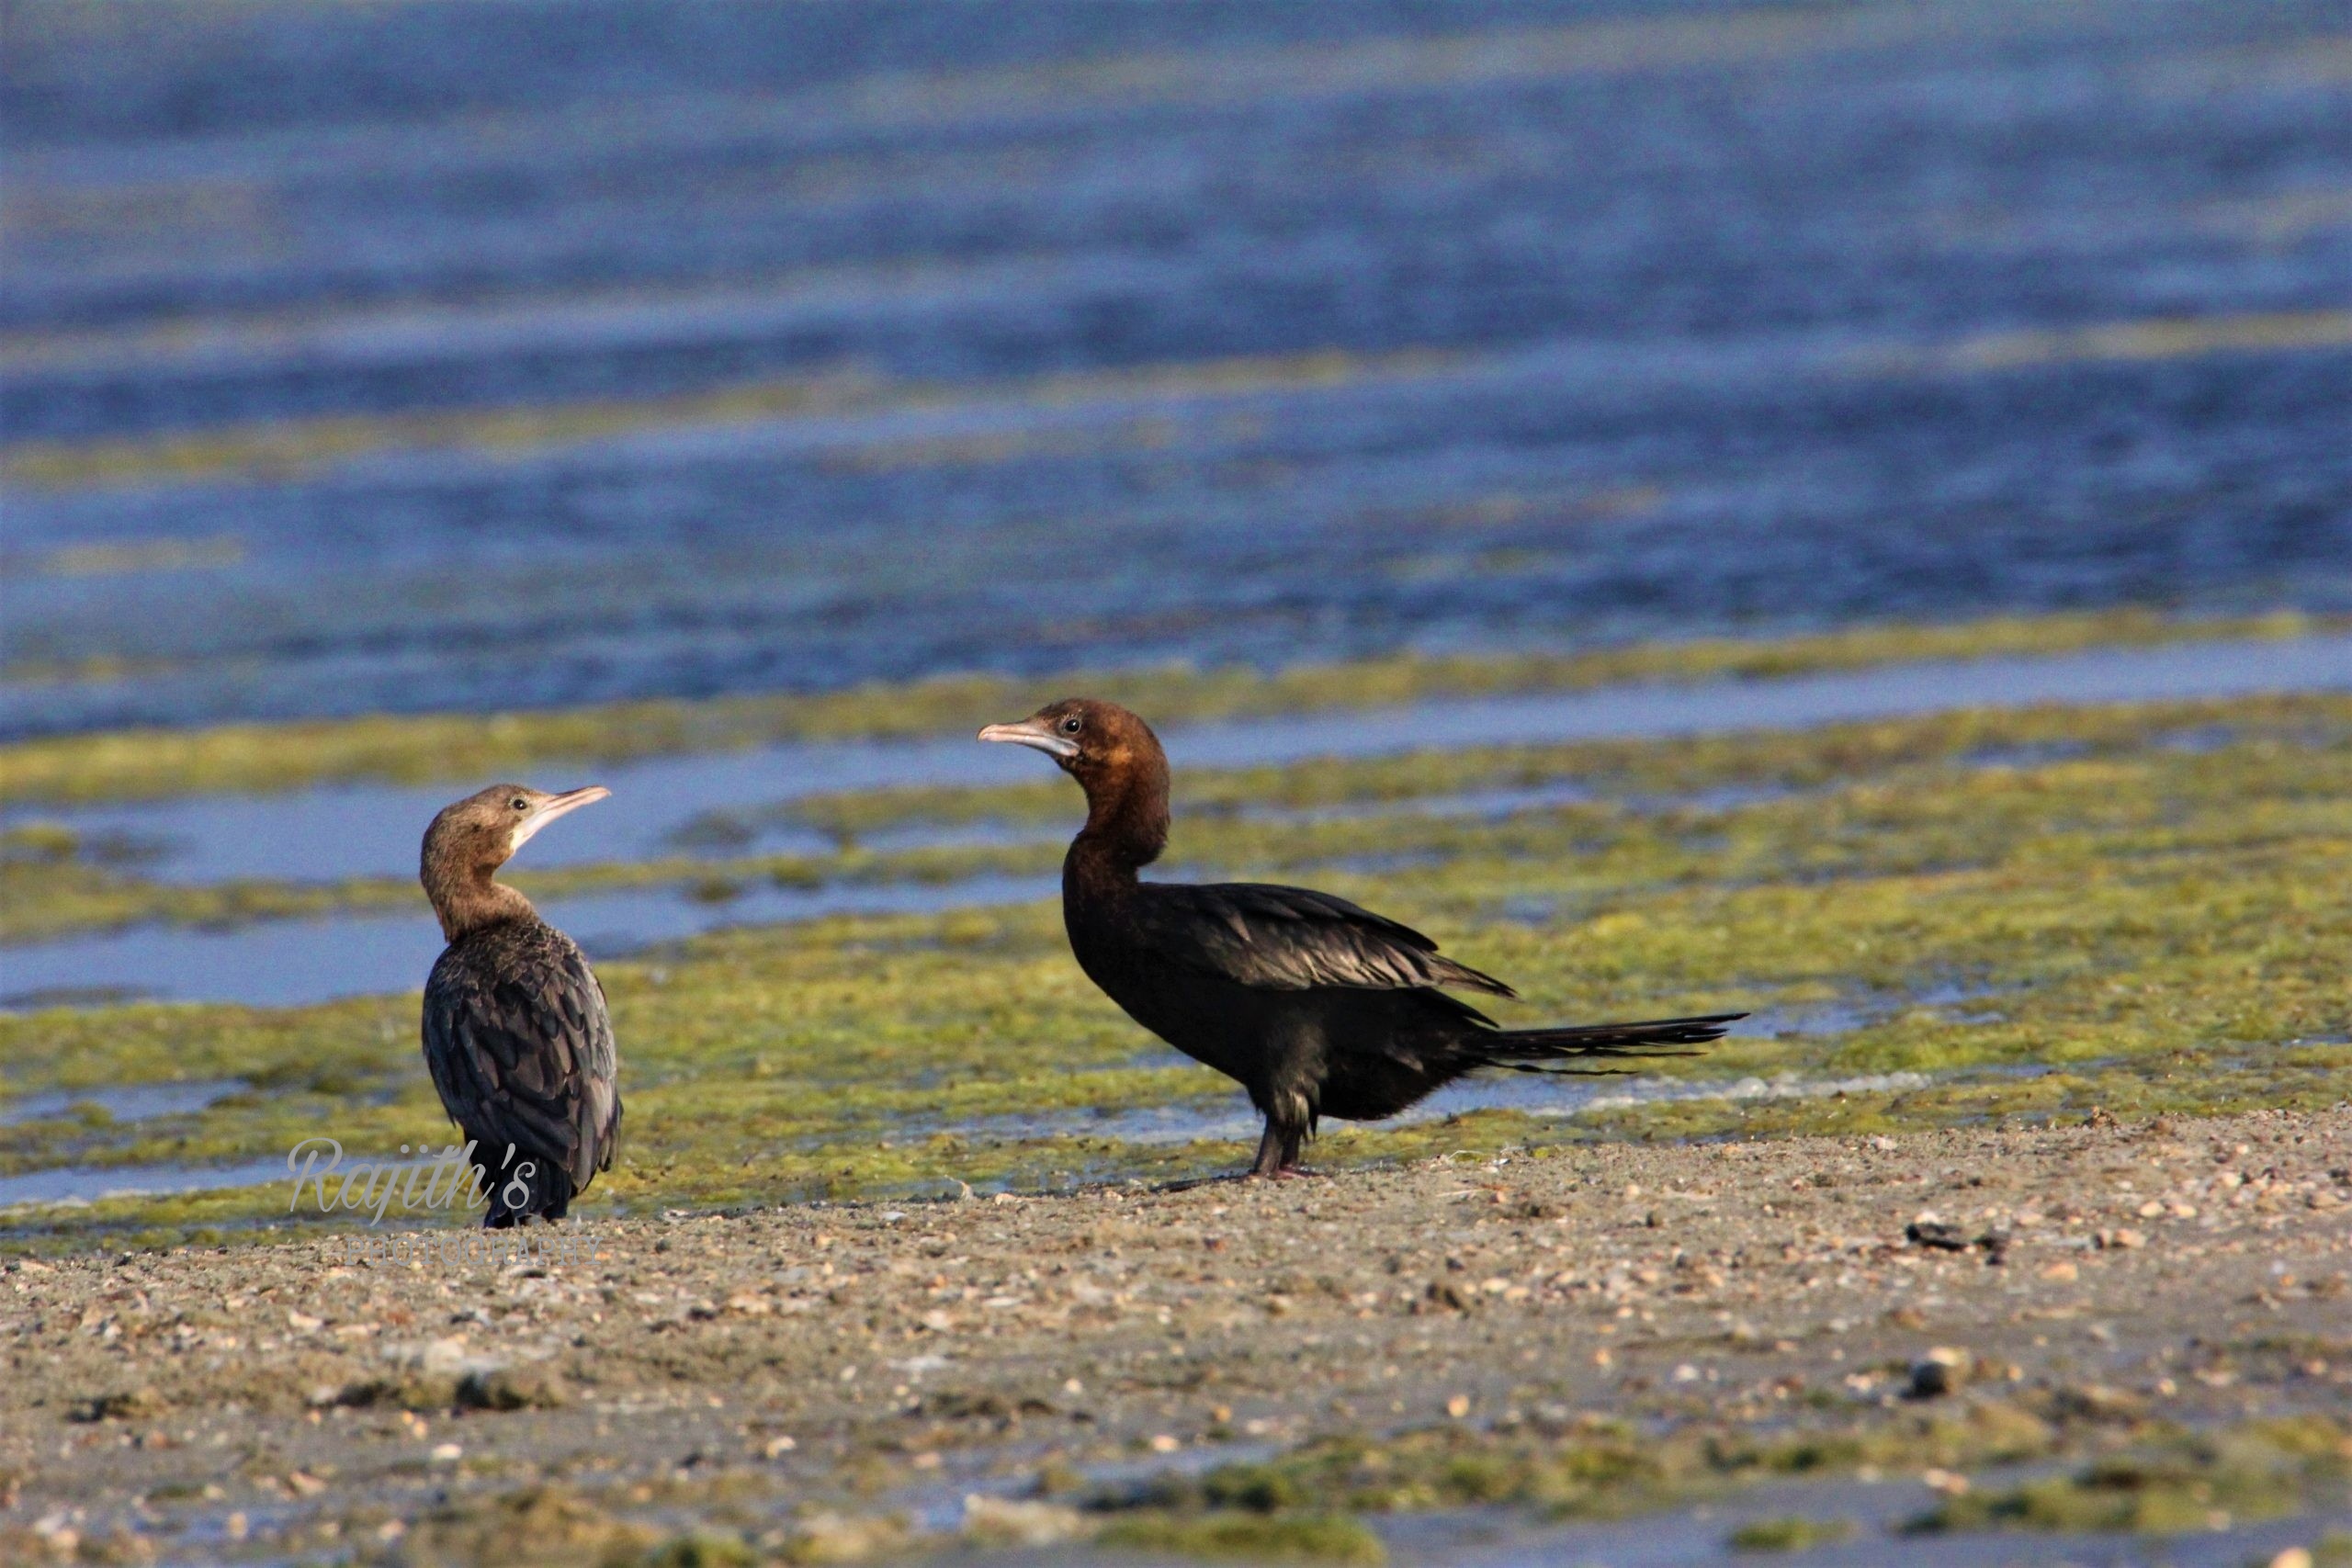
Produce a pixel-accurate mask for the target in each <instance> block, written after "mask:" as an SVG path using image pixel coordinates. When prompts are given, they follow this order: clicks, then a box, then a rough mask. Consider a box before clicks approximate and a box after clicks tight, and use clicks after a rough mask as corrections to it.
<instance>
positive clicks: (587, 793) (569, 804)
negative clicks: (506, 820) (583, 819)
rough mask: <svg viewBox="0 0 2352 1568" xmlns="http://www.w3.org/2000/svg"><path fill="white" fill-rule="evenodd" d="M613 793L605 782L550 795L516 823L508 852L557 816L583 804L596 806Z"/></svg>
mask: <svg viewBox="0 0 2352 1568" xmlns="http://www.w3.org/2000/svg"><path fill="white" fill-rule="evenodd" d="M612 793H613V792H612V791H611V790H608V789H606V788H605V786H604V785H603V784H590V785H589V786H588V787H587V788H586V789H572V790H566V791H564V792H563V793H562V794H561V795H549V796H548V797H547V798H546V799H545V800H543V801H541V802H539V804H538V807H537V809H536V810H534V811H533V812H532V813H531V814H530V815H529V816H527V817H526V818H523V820H521V821H520V822H517V823H516V824H515V839H514V842H513V844H512V846H511V847H510V848H509V849H508V851H507V852H508V853H509V854H512V853H513V852H515V850H519V849H521V848H522V847H523V846H524V845H525V844H527V843H529V842H530V841H531V835H532V834H534V833H536V832H537V831H538V830H539V829H542V828H544V827H546V826H547V825H548V823H550V822H552V821H554V820H555V819H556V818H559V817H562V816H565V815H567V814H568V813H571V812H574V811H577V810H579V809H580V808H581V807H583V806H594V805H595V804H596V802H598V801H600V800H602V799H604V798H605V796H606V795H610V794H612Z"/></svg>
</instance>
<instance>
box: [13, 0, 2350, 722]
mask: <svg viewBox="0 0 2352 1568" xmlns="http://www.w3.org/2000/svg"><path fill="white" fill-rule="evenodd" d="M130 15H131V13H130V12H128V11H126V10H124V9H123V8H120V7H110V6H26V7H20V8H18V9H17V10H16V11H14V12H12V14H11V17H10V24H9V29H10V30H9V50H8V61H7V67H6V74H5V80H0V110H5V114H6V152H7V154H8V163H9V176H8V179H7V181H6V189H5V191H0V203H4V204H5V216H6V223H5V225H0V480H5V483H6V491H7V495H6V502H7V505H6V512H7V526H6V538H5V552H6V558H5V560H0V567H5V570H0V594H5V598H6V604H5V608H6V615H5V617H0V675H5V677H6V678H5V680H4V681H0V734H14V735H23V734H28V733H33V732H41V731H55V730H64V729H74V728H87V727H92V726H98V725H106V724H114V723H122V722H130V721H142V722H143V721H161V722H185V721H191V720H198V719H204V718H212V717H223V716H256V715H262V716H267V715H291V714H317V713H340V712H350V711H357V710H365V709H373V708H386V707H389V708H402V709H416V708H438V707H450V706H460V707H472V706H489V705H544V704H556V703H565V702H573V701H580V700H586V699H592V698H602V697H614V696H620V695H627V694H701V693H711V692H721V691H736V690H754V689H773V688H782V687H825V686H833V685H839V684H842V683H845V682H854V681H857V680H861V679H865V678H869V677H893V676H907V675H913V674H919V673H923V672H929V671H941V670H948V669H965V668H972V667H998V668H1011V669H1031V670H1046V669H1051V668H1059V667H1068V666H1072V665H1079V664H1086V665H1097V664H1101V663H1103V662H1108V661H1117V660H1160V659H1167V658H1171V657H1178V658H1189V659H1194V660H1253V661H1258V662H1261V663H1280V662H1285V661H1289V660H1296V659H1299V658H1302V657H1317V658H1322V657H1330V656H1335V655H1343V654H1348V653H1354V652H1362V651H1367V650H1374V649H1389V648H1394V647H1397V646H1400V645H1419V646H1427V647H1457V646H1484V645H1495V644H1524V643H1546V644H1561V643H1579V642H1589V641H1594V640H1605V639H1617V638H1625V637H1661V636H1663V637H1672V636H1679V635H1686V634H1690V633H1693V632H1700V631H1707V630H1714V629H1720V628H1724V627H1726V626H1745V627H1755V626H1796V625H1811V624H1818V623H1823V622H1836V621H1841V620H1849V619H1855V618H1885V617H1898V616H1923V615H1924V616H1934V615H1963V614H1971V613H1976V612H1980V611H1984V610H1988V609H2023V608H2036V607H2050V606H2072V605H2085V604H2109V603H2117V602H2134V603H2156V604H2174V605H2185V606H2188V607H2192V608H2226V607H2231V606H2236V605H2245V604H2253V605H2261V606H2265V607H2267V606H2270V605H2274V604H2280V603H2294V604H2307V605H2312V606H2322V607H2330V606H2332V607H2341V606H2343V605H2346V604H2352V523H2347V517H2352V442H2346V440H2345V439H2344V435H2345V427H2344V408H2345V403H2346V394H2347V389H2352V301H2347V299H2346V277H2347V276H2352V175H2347V174H2346V165H2345V162H2344V158H2343V135H2342V128H2343V125H2344V123H2345V118H2346V111H2347V100H2348V99H2352V88H2347V85H2346V77H2345V73H2344V72H2343V71H2342V69H2341V61H2342V58H2343V54H2344V51H2345V49H2346V39H2345V18H2344V16H2343V12H2342V8H2341V7H2340V6H2335V5H2333V4H2330V3H2327V0H2272V3H2269V4H2266V5H2262V6H2243V5H2237V4H2231V3H2227V0H2206V3H2202V4H2199V3H2188V0H2184V3H2181V4H2172V5H2165V6H2147V5H2143V4H2140V3H2138V0H2107V3H2100V0H2086V3H2085V4H2081V5H2075V6H2063V7H2061V6H2043V5H2040V4H2031V3H2026V0H2014V3H1984V4H1977V3H1973V0H1953V3H1950V4H1922V5H1891V4H1890V5H1884V6H1868V5H1862V6H1835V5H1832V6H1803V7H1776V6H1762V5H1725V6H1708V7H1700V6H1672V5H1665V4H1640V3H1634V0H1625V3H1603V0H1595V3H1591V4H1561V5H1529V4H1496V5H1488V6H1476V7H1436V8H1429V9H1425V10H1420V11H1410V10H1397V9H1395V8H1387V7H1373V6H1314V5H1291V6H1260V5H1238V4H1231V5H1226V4H1203V5H1193V6H1166V7H1155V6H1101V5H1091V4H1083V3H1078V0H1070V3H1062V4H1054V3H1035V4H1025V5H1023V6H1019V7H1017V8H1012V9H1010V10H1006V9H1001V8H998V7H988V8H978V7H967V6H936V7H924V6H904V7H832V6H726V7H720V6H672V5H668V4H665V3H659V0H588V3H583V4H581V5H577V6H565V7H561V8H560V9H559V10H557V11H555V12H541V11H538V10H532V11H530V12H528V13H527V17H528V19H527V21H526V19H525V17H526V13H525V12H519V11H518V12H503V11H502V12H497V13H495V14H493V15H490V16H485V15H483V14H481V12H479V11H478V10H476V9H474V8H470V7H458V8H456V9H452V8H451V7H449V6H442V5H435V4H423V5H414V6H387V7H378V6H309V5H294V4H271V5H258V6H207V5H194V4H190V5H181V6H167V5H161V4H158V5H152V6H141V7H138V8H137V10H136V15H137V17H139V22H138V24H137V25H135V26H134V25H130V23H129V22H128V21H127V20H126V18H127V17H129V16H130ZM460 31H461V32H462V36H463V38H464V40H465V42H464V47H452V46H451V44H450V40H451V39H452V38H453V37H455V36H458V32H460Z"/></svg>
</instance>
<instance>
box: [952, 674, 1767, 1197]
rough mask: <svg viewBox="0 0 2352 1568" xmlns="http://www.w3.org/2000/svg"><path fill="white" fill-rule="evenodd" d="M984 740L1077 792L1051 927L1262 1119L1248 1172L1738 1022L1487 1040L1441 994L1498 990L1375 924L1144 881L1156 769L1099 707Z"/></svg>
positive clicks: (1158, 801) (1155, 747)
mask: <svg viewBox="0 0 2352 1568" xmlns="http://www.w3.org/2000/svg"><path fill="white" fill-rule="evenodd" d="M980 739H983V740H1002V741H1010V742H1012V743H1014V744H1017V745H1022V746H1030V747H1035V749H1036V750H1040V751H1044V752H1046V754H1047V755H1048V756H1051V757H1052V758H1053V759H1054V760H1055V761H1057V762H1058V763H1060V764H1061V766H1062V767H1063V769H1064V770H1066V771H1067V772H1068V773H1070V774H1071V775H1072V776H1073V777H1075V778H1076V779H1077V780H1078V782H1079V783H1080V785H1082V786H1083V787H1084V788H1085V791H1086V805H1087V816H1086V826H1085V827H1084V828H1083V829H1080V832H1079V835H1078V837H1077V838H1076V839H1075V840H1072V842H1071V844H1070V847H1069V856H1068V857H1067V858H1066V859H1065V860H1064V861H1063V862H1062V919H1063V923H1064V926H1065V928H1066V929H1067V930H1068V931H1069V945H1070V951H1071V952H1072V953H1074V954H1075V955H1076V956H1077V958H1078V962H1079V966H1080V968H1082V969H1084V970H1085V971H1086V974H1087V977H1088V978H1090V979H1091V980H1092V981H1093V982H1094V983H1095V984H1096V985H1098V986H1100V987H1103V991H1104V992H1105V993H1107V994H1108V995H1109V996H1110V998H1111V999H1112V1000H1113V1001H1115V1002H1117V1003H1118V1004H1119V1005H1120V1006H1121V1007H1122V1008H1125V1010H1126V1011H1127V1014H1128V1016H1129V1017H1131V1018H1133V1019H1134V1020H1135V1021H1136V1022H1138V1023H1140V1024H1142V1025H1143V1026H1144V1027H1145V1028H1146V1029H1148V1030H1150V1031H1151V1032H1153V1033H1154V1034H1157V1035H1159V1037H1160V1038H1161V1039H1163V1040H1165V1041H1167V1042H1168V1043H1170V1044H1171V1045H1173V1046H1175V1047H1176V1048H1177V1049H1178V1050H1180V1051H1182V1052H1183V1053H1184V1054H1185V1055H1188V1056H1191V1057H1193V1058H1194V1059H1195V1060H1197V1061H1200V1062H1204V1063H1206V1064H1207V1065H1208V1066H1212V1067H1215V1068H1216V1070H1217V1071H1219V1072H1221V1073H1224V1074H1225V1075H1226V1076H1227V1077H1232V1078H1235V1079H1237V1080H1238V1081H1239V1082H1240V1084H1241V1086H1242V1087H1243V1088H1244V1089H1248V1090H1249V1091H1250V1102H1251V1103H1252V1104H1254V1105H1255V1106H1256V1107H1257V1108H1258V1110H1259V1111H1260V1112H1261V1113H1262V1114H1263V1115H1264V1116H1265V1118H1266V1133H1265V1136H1264V1138H1263V1139H1262V1140H1261V1142H1260V1143H1259V1145H1258V1158H1257V1162H1256V1164H1255V1165H1254V1166H1253V1167H1252V1173H1253V1174H1255V1175H1259V1176H1280V1175H1285V1174H1290V1173H1293V1172H1295V1170H1296V1169H1297V1167H1298V1150H1299V1145H1300V1144H1301V1143H1302V1142H1303V1141H1304V1140H1305V1139H1306V1137H1308V1136H1309V1135H1311V1134H1313V1132H1314V1130H1315V1126H1316V1123H1317V1120H1318V1119H1320V1118H1321V1117H1325V1116H1337V1117H1340V1118H1342V1119H1343V1120H1347V1121H1376V1120H1378V1119H1380V1118H1382V1117H1385V1116H1394V1115H1395V1114H1397V1112H1398V1111H1402V1110H1404V1109H1405V1108H1406V1107H1408V1106H1409V1105H1411V1104H1413V1103H1414V1102H1415V1101H1416V1100H1420V1099H1421V1098H1422V1097H1423V1096H1425V1095H1427V1094H1429V1093H1430V1091H1431V1090H1433V1089H1438V1088H1440V1087H1442V1086H1443V1085H1445V1084H1449V1083H1452V1082H1453V1080H1454V1079H1456V1078H1458V1077H1462V1076H1464V1074H1466V1073H1472V1072H1476V1070H1478V1069H1479V1068H1481V1067H1503V1068H1508V1069H1510V1070H1513V1071H1519V1072H1553V1073H1579V1072H1595V1071H1601V1072H1606V1071H1611V1070H1613V1069H1610V1068H1605V1067H1604V1068H1593V1067H1583V1068H1578V1067H1566V1066H1553V1065H1550V1064H1556V1063H1561V1062H1565V1061H1572V1060H1573V1061H1589V1060H1592V1059H1596V1058H1603V1059H1605V1058H1623V1057H1639V1056H1650V1055H1688V1054H1689V1053H1688V1052H1686V1051H1682V1050H1679V1049H1677V1048H1678V1047H1684V1046H1691V1045H1698V1044H1703V1043H1706V1042H1707V1041H1710V1040H1715V1039H1719V1038H1721V1037H1722V1035H1723V1032H1724V1025H1725V1024H1727V1023H1729V1022H1731V1021H1733V1020H1735V1019H1737V1018H1740V1017H1743V1016H1745V1015H1744V1014H1740V1013H1717V1014H1712V1015H1710V1016H1708V1017H1704V1018H1672V1019H1658V1020H1654V1021H1648V1022H1643V1023H1600V1024H1589V1025H1584V1026H1581V1027H1576V1028H1562V1029H1503V1028H1500V1027H1498V1025H1497V1024H1496V1023H1495V1021H1494V1020H1492V1019H1490V1018H1488V1017H1487V1016H1486V1014H1484V1013H1482V1012H1480V1011H1479V1010H1477V1009H1476V1008H1474V1007H1472V1006H1470V1005H1469V1004H1468V1003H1467V1002H1464V1001H1462V1000H1460V999H1459V998H1454V997H1452V996H1448V995H1447V994H1446V993H1445V991H1443V990H1442V989H1441V988H1440V987H1448V986H1451V987H1460V988H1463V989H1465V990H1474V991H1486V992H1488V993H1490V994H1492V995H1495V996H1499V997H1508V996H1512V995H1514V994H1515V993H1514V992H1513V991H1512V990H1511V988H1510V987H1509V986H1507V985H1505V984H1504V983H1503V982H1502V981H1500V980H1498V979H1496V978H1495V977H1494V976H1491V975H1484V974H1481V973H1479V972H1478V971H1477V970H1476V969H1473V968H1471V967H1470V966H1469V965H1467V964H1458V963H1456V962H1454V961H1453V959H1451V958H1448V957H1446V956H1445V955H1444V954H1442V953H1439V952H1438V950H1437V943H1435V942H1431V941H1430V939H1429V938H1428V937H1425V936H1423V935H1422V934H1421V933H1420V932H1419V931H1414V930H1413V929H1412V928H1410V927H1409V926H1404V925H1399V924H1398V923H1397V922H1396V921H1395V920H1392V919H1386V918H1385V917H1384V916H1380V915H1375V914H1374V913H1373V912H1372V911H1371V910H1369V909H1366V908H1360V907H1359V906H1357V905H1354V904H1351V903H1350V902H1348V900H1346V899H1345V898H1340V897H1334V896H1332V895H1331V894H1329V893H1316V892H1312V891H1309V890H1308V889H1306V888H1303V887H1273V886H1262V885H1260V884H1256V883H1228V884H1220V885H1216V886H1187V885H1184V884H1181V883H1168V882H1144V881H1142V880H1140V879H1139V878H1138V877H1137V876H1136V872H1137V871H1139V870H1140V869H1141V868H1142V867H1144V866H1147V865H1148V864H1150V863H1152V862H1153V861H1154V860H1156V859H1158V858H1159V852H1160V851H1161V849H1162V848H1164V847H1165V846H1166V844H1167V841H1168V759H1167V755H1166V754H1165V753H1164V752H1162V751H1161V750H1160V748H1159V738H1158V737H1157V736H1155V735H1153V734H1152V732H1151V728H1150V727H1149V726H1148V725H1147V724H1145V723H1144V722H1143V720H1141V719H1140V718H1137V717H1136V716H1135V715H1134V714H1131V713H1129V712H1128V711H1127V710H1126V709H1125V708H1123V707H1119V706H1117V705H1114V704H1111V703H1102V702H1091V701H1087V700H1084V699H1071V700H1069V701H1066V702H1058V703H1055V704H1053V705H1050V706H1048V707H1046V708H1044V709H1042V710H1040V711H1039V712H1038V713H1037V714H1036V715H1035V716H1034V717H1031V718H1027V719H1024V720H1023V721H1022V722H1021V723H1019V724H992V725H990V726H989V727H988V728H986V729H983V730H981V731H980Z"/></svg>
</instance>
